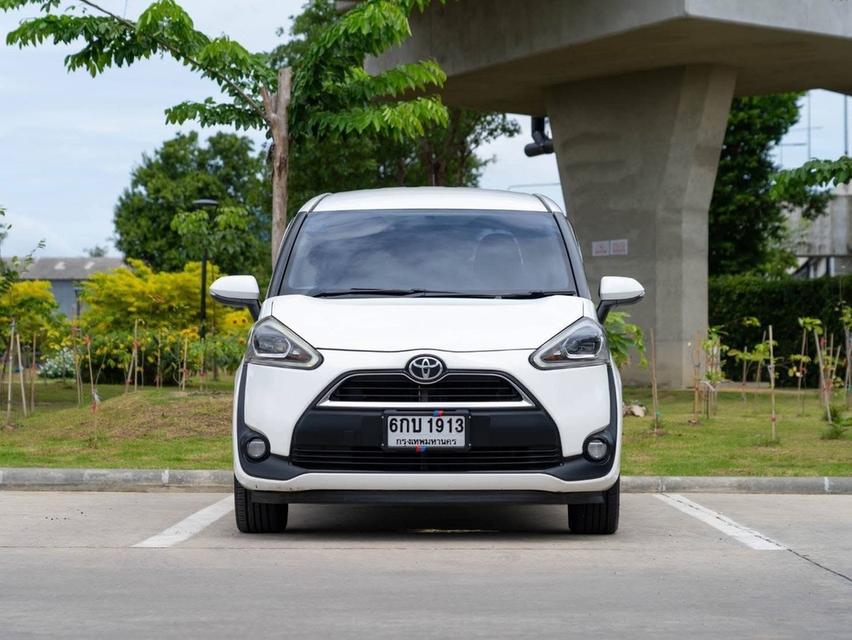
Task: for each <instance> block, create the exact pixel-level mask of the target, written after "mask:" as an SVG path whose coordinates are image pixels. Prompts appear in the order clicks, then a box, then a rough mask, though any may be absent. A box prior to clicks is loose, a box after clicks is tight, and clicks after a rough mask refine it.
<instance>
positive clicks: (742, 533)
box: [654, 493, 787, 551]
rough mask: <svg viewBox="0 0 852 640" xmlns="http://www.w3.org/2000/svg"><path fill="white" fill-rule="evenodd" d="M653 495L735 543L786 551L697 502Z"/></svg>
mask: <svg viewBox="0 0 852 640" xmlns="http://www.w3.org/2000/svg"><path fill="white" fill-rule="evenodd" d="M654 495H655V496H656V497H657V498H659V499H660V500H662V501H663V502H665V503H667V504H669V505H671V506H672V507H674V508H675V509H677V510H678V511H683V512H684V513H686V514H688V515H690V516H692V517H693V518H695V519H697V520H701V522H703V523H705V524H709V525H710V526H711V527H713V528H714V529H718V530H719V531H721V532H722V533H724V534H725V535H728V536H730V537H732V538H733V539H734V540H736V541H737V542H741V543H742V544H744V545H745V546H747V547H749V548H751V549H757V550H759V551H786V550H787V547H785V546H784V545H782V544H781V543H780V542H776V541H775V540H772V539H770V538H767V537H766V536H765V535H763V534H762V533H759V532H757V531H755V530H754V529H749V528H748V527H744V526H742V525H741V524H739V523H737V522H734V521H733V520H731V519H730V518H726V517H725V516H723V515H722V514H721V513H717V512H715V511H712V510H710V509H708V508H707V507H702V506H701V505H700V504H698V503H697V502H693V501H692V500H689V499H687V498H684V497H683V496H682V495H679V494H677V493H655V494H654Z"/></svg>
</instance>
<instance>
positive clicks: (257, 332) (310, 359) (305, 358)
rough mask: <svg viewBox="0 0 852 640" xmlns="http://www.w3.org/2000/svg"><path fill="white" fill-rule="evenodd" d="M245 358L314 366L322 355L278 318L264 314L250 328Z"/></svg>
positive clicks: (317, 364)
mask: <svg viewBox="0 0 852 640" xmlns="http://www.w3.org/2000/svg"><path fill="white" fill-rule="evenodd" d="M246 362H253V363H256V364H270V365H276V366H279V367H295V368H299V369H314V368H316V367H318V366H319V365H320V363H321V362H322V356H321V355H320V354H319V352H317V350H316V349H314V348H313V347H312V346H311V345H309V344H308V343H307V342H305V341H304V340H303V339H302V338H300V337H299V336H297V335H296V334H295V333H293V332H292V331H290V329H288V328H287V327H285V326H284V325H283V324H281V323H280V322H278V320H276V319H275V318H273V317H271V316H267V317H266V318H264V319H263V320H261V321H259V322H258V323H257V324H255V325H254V328H253V329H252V331H251V336H250V337H249V341H248V349H247V351H246Z"/></svg>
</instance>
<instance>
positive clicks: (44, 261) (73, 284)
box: [21, 257, 124, 320]
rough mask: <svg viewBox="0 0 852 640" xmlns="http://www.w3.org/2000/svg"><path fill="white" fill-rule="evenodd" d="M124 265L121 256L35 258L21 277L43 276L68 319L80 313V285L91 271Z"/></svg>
mask: <svg viewBox="0 0 852 640" xmlns="http://www.w3.org/2000/svg"><path fill="white" fill-rule="evenodd" d="M121 266H124V262H123V261H122V259H121V258H108V257H104V258H36V259H35V260H34V261H33V263H32V264H31V265H30V267H29V268H28V269H27V270H26V271H25V272H24V273H23V274H22V275H21V279H22V280H47V281H48V282H50V288H51V289H52V290H53V295H54V297H55V298H56V302H58V303H59V308H60V309H62V313H64V314H65V315H66V316H68V318H69V319H72V320H73V319H74V318H76V317H77V316H78V315H79V314H80V285H81V283H82V282H83V281H84V280H86V279H88V278H89V276H91V275H92V274H93V273H102V272H104V271H112V270H113V269H117V268H118V267H121Z"/></svg>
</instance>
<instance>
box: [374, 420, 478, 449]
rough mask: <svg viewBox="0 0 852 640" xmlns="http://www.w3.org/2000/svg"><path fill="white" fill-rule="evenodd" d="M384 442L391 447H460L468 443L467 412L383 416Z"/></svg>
mask: <svg viewBox="0 0 852 640" xmlns="http://www.w3.org/2000/svg"><path fill="white" fill-rule="evenodd" d="M385 446H386V447H388V448H390V449H425V448H433V447H434V448H437V449H444V448H446V449H463V448H464V447H466V446H467V416H465V415H443V416H436V415H422V414H421V415H398V414H394V415H388V416H385Z"/></svg>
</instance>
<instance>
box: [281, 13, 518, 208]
mask: <svg viewBox="0 0 852 640" xmlns="http://www.w3.org/2000/svg"><path fill="white" fill-rule="evenodd" d="M291 19H292V24H291V26H290V29H289V34H290V37H289V38H288V39H287V41H286V42H284V43H282V44H281V45H279V46H278V47H276V48H275V49H274V50H273V51H272V52H270V54H269V60H270V64H271V65H272V66H273V67H275V68H278V67H282V66H288V67H291V68H293V69H294V72H295V73H296V74H297V75H298V73H299V70H300V69H301V66H302V64H303V62H302V61H303V59H304V58H305V57H306V56H307V55H308V52H309V51H310V48H311V45H312V43H313V42H316V41H317V40H318V39H320V38H322V37H323V34H324V32H325V31H326V30H327V29H328V28H329V27H330V26H331V25H333V24H335V23H337V22H338V21H339V20H341V15H340V14H339V13H338V12H337V11H336V10H335V3H334V1H333V0H308V2H306V3H305V4H304V5H303V7H302V11H301V13H299V14H298V15H296V16H291ZM284 33H285V30H284V29H283V28H282V29H279V30H278V35H284ZM518 132H519V127H518V125H517V123H516V122H515V121H513V120H510V119H509V118H507V117H506V116H505V114H494V113H479V112H476V111H470V110H465V109H455V108H450V109H448V118H447V122H446V123H432V124H428V125H427V126H426V127H425V129H424V133H423V135H419V136H411V137H406V138H403V139H399V138H395V137H393V136H391V135H388V133H387V132H385V131H381V130H379V131H375V130H372V129H367V130H365V131H363V132H361V133H358V134H357V135H351V134H346V133H338V134H337V135H332V136H330V135H325V136H304V137H302V138H299V139H297V140H295V141H294V144H293V146H292V148H291V158H290V161H291V177H290V180H291V183H290V188H291V193H292V196H293V198H292V202H291V207H290V213H291V214H292V213H295V211H296V210H297V209H298V207H299V206H300V205H301V203H303V202H305V201H306V200H307V199H308V198H310V197H311V196H314V195H316V194H317V193H322V192H325V191H342V190H347V189H358V188H369V187H387V186H418V185H436V186H474V185H476V184H477V183H478V180H479V176H480V174H481V172H482V169H483V167H484V166H485V165H486V164H487V163H488V162H489V160H488V159H483V158H481V157H479V156H478V155H477V154H476V149H477V147H479V146H480V145H482V144H485V143H487V142H489V141H491V140H494V139H495V138H497V137H500V136H504V135H509V136H511V135H515V134H517V133H518Z"/></svg>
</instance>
